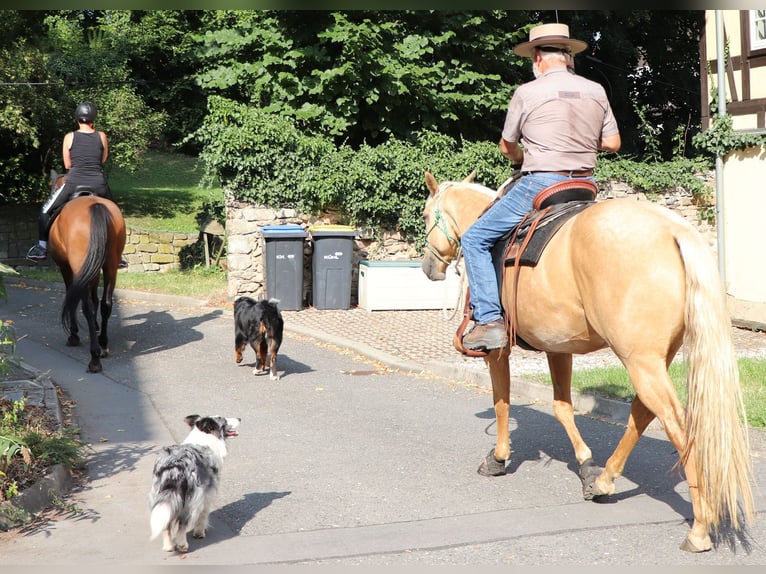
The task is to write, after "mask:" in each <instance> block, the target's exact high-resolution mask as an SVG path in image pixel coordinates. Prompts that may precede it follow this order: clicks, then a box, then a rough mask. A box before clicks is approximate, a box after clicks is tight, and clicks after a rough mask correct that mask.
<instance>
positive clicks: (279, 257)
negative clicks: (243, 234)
mask: <svg viewBox="0 0 766 574" xmlns="http://www.w3.org/2000/svg"><path fill="white" fill-rule="evenodd" d="M261 233H262V234H263V238H264V242H265V247H264V250H263V252H264V257H265V264H264V270H265V273H266V293H267V295H268V296H269V297H274V298H275V299H279V308H280V309H283V310H286V311H298V310H300V309H302V308H303V243H304V239H305V237H306V231H305V230H304V229H303V227H301V226H300V225H295V224H287V225H265V226H263V227H261Z"/></svg>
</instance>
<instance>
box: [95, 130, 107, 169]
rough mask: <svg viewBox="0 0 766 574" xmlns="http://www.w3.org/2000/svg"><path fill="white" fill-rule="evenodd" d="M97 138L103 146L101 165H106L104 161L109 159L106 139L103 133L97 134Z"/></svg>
mask: <svg viewBox="0 0 766 574" xmlns="http://www.w3.org/2000/svg"><path fill="white" fill-rule="evenodd" d="M98 135H99V137H100V138H101V143H102V145H103V146H104V153H103V154H102V155H101V163H106V159H107V158H108V157H109V142H108V141H107V139H106V134H105V133H104V132H98Z"/></svg>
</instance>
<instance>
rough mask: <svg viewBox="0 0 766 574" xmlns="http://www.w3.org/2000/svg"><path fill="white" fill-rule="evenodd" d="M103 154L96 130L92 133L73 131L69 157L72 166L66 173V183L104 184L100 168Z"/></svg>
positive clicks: (102, 147)
mask: <svg viewBox="0 0 766 574" xmlns="http://www.w3.org/2000/svg"><path fill="white" fill-rule="evenodd" d="M103 155H104V144H103V143H102V142H101V136H100V135H99V133H98V132H97V131H95V132H93V133H90V134H89V133H85V132H74V133H73V137H72V147H71V148H69V157H70V158H71V160H72V167H71V168H70V169H69V172H68V173H67V184H68V185H70V186H76V185H90V186H94V187H98V186H103V185H106V180H105V179H104V172H103V171H102V170H101V158H102V157H103Z"/></svg>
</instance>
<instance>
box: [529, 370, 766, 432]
mask: <svg viewBox="0 0 766 574" xmlns="http://www.w3.org/2000/svg"><path fill="white" fill-rule="evenodd" d="M737 366H738V367H739V379H740V384H741V385H742V393H743V396H744V401H745V410H746V411H747V419H748V424H749V425H750V426H752V427H766V382H764V381H766V359H755V358H750V357H743V358H740V359H738V360H737ZM668 372H669V374H670V379H671V380H672V381H673V386H674V387H675V389H676V394H677V395H678V398H679V399H680V400H681V402H682V403H683V404H684V405H685V404H686V363H685V362H683V361H677V362H674V363H672V364H671V365H670V369H669V370H668ZM529 378H530V379H533V380H535V381H536V382H539V383H543V384H546V385H550V384H551V379H550V376H549V375H547V374H539V375H529ZM572 389H574V390H575V391H577V392H578V393H581V394H582V393H592V394H597V395H603V396H606V397H611V398H616V399H622V400H626V401H631V400H633V397H635V396H636V393H635V390H634V389H633V385H632V384H631V383H630V379H629V378H628V373H627V371H626V370H625V369H624V368H623V367H617V366H615V367H605V368H601V369H582V370H577V371H574V372H573V373H572Z"/></svg>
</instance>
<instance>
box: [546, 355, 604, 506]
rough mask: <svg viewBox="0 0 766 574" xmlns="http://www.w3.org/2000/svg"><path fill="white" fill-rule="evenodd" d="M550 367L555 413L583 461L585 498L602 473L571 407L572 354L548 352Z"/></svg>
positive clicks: (581, 477)
mask: <svg viewBox="0 0 766 574" xmlns="http://www.w3.org/2000/svg"><path fill="white" fill-rule="evenodd" d="M546 357H547V359H548V369H549V370H550V373H551V382H552V383H553V414H554V416H555V417H556V420H557V421H559V423H561V426H563V427H564V430H565V431H566V433H567V436H568V437H569V442H571V443H572V448H573V449H574V453H575V457H576V458H577V462H579V463H580V472H579V474H580V480H581V481H582V484H583V496H584V497H585V498H586V500H589V499H590V498H591V497H589V496H588V490H589V488H590V485H591V484H592V483H593V481H594V480H595V479H596V477H597V476H598V475H599V474H601V468H599V467H598V466H597V465H596V463H595V462H593V455H592V453H591V450H590V447H589V446H588V445H587V444H586V443H585V441H584V440H583V438H582V435H581V434H580V431H579V430H578V428H577V425H576V424H575V420H574V408H573V407H572V355H571V354H570V353H546Z"/></svg>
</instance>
